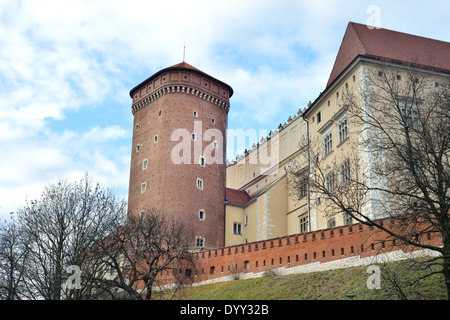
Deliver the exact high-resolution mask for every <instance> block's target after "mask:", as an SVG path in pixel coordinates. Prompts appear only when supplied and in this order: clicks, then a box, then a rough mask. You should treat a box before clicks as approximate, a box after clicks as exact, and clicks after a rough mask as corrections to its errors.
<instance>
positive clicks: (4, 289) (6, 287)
mask: <svg viewBox="0 0 450 320" xmlns="http://www.w3.org/2000/svg"><path fill="white" fill-rule="evenodd" d="M27 254H28V246H27V244H26V243H24V242H23V241H22V238H21V236H20V231H19V229H18V228H17V225H16V222H15V221H14V219H13V220H10V221H5V222H4V223H3V224H2V225H0V299H1V300H18V299H21V294H20V293H21V291H22V290H21V284H22V280H23V278H24V266H25V261H26V259H27Z"/></svg>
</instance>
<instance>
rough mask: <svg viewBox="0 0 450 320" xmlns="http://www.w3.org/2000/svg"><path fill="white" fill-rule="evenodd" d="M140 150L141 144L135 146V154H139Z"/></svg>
mask: <svg viewBox="0 0 450 320" xmlns="http://www.w3.org/2000/svg"><path fill="white" fill-rule="evenodd" d="M141 148H142V144H138V145H137V146H136V152H139V151H140V150H141Z"/></svg>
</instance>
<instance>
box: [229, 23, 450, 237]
mask: <svg viewBox="0 0 450 320" xmlns="http://www.w3.org/2000/svg"><path fill="white" fill-rule="evenodd" d="M430 47H432V48H435V52H434V53H433V54H435V56H433V57H432V59H431V58H430V57H429V56H427V54H429V48H430ZM449 53H450V43H448V42H442V41H437V40H432V39H426V38H421V37H417V36H412V35H408V34H404V33H399V32H395V31H390V30H386V29H373V28H372V29H371V28H369V27H368V26H365V25H360V24H355V23H349V25H348V27H347V30H346V33H345V35H344V38H343V41H342V44H341V47H340V49H339V52H338V54H337V57H336V61H335V64H334V67H333V69H332V71H331V75H330V78H329V81H328V83H327V86H326V89H325V90H324V91H323V92H322V93H321V94H320V96H319V97H317V98H316V99H315V100H314V102H313V103H310V104H309V105H308V106H307V107H306V108H305V109H303V110H301V109H300V110H299V111H298V113H297V114H296V115H295V116H291V117H289V119H288V120H287V122H286V123H284V124H283V125H280V126H279V127H278V130H276V131H274V132H271V133H270V134H269V135H268V136H267V137H266V138H262V139H261V141H259V143H258V144H256V145H254V146H253V147H252V148H251V149H250V150H246V152H245V154H244V155H242V156H238V157H237V159H236V161H234V162H233V163H231V164H228V165H227V168H226V187H227V189H226V203H225V215H226V217H225V245H226V246H230V245H236V244H242V243H247V242H254V241H260V240H265V239H271V238H277V237H281V236H285V235H291V234H298V233H303V232H307V231H315V230H320V229H326V228H330V227H337V226H342V225H346V224H351V223H353V222H354V221H352V219H351V218H350V217H349V216H346V215H345V214H343V213H340V214H339V213H338V214H336V213H331V212H330V210H329V209H328V208H329V207H328V200H329V199H327V197H326V196H324V195H323V193H321V192H319V191H318V190H315V189H314V188H312V187H311V186H309V185H307V184H306V183H305V185H302V183H298V181H296V183H295V186H296V189H295V190H292V188H293V185H292V184H291V183H290V181H292V180H290V179H292V178H290V175H289V173H290V172H292V171H295V172H296V173H297V174H296V179H299V177H300V179H301V177H302V176H303V177H308V176H309V177H310V179H318V180H322V184H323V185H329V186H330V188H331V187H332V186H333V185H336V184H345V181H346V179H349V178H350V175H354V174H358V175H365V174H367V175H368V176H369V177H370V172H371V170H372V166H374V160H373V157H372V155H371V154H369V153H368V152H367V151H366V150H364V148H362V147H361V143H360V141H362V140H363V139H364V135H367V134H370V133H368V132H366V131H365V130H364V128H363V127H361V124H358V122H356V121H354V119H352V117H351V116H350V113H349V112H348V108H349V105H348V104H346V99H345V97H348V96H349V95H353V96H354V97H360V103H361V104H364V103H366V102H365V101H363V99H362V96H363V93H364V90H366V89H365V86H366V85H367V81H366V77H367V75H368V74H369V73H372V74H376V72H377V70H378V69H379V68H384V69H389V70H391V71H392V72H393V73H395V74H396V77H397V79H398V80H399V81H402V79H406V78H407V74H408V72H409V68H410V67H411V64H416V65H420V66H426V67H427V68H426V69H424V71H423V72H424V73H423V75H424V77H425V78H426V79H428V80H427V81H428V82H429V85H430V86H434V85H437V83H440V82H442V81H448V79H449V74H450V57H449ZM308 136H309V139H308ZM268 158H270V159H271V160H272V161H264V160H267V159H268ZM332 171H335V172H337V174H336V173H334V174H331V172H332ZM306 180H308V179H305V181H306ZM300 181H301V180H300ZM373 183H381V184H383V183H387V181H376V182H375V181H374V182H373ZM299 186H300V188H299ZM370 199H371V200H370V201H367V203H366V204H365V208H364V210H367V212H368V213H370V214H369V215H370V216H371V217H373V218H382V217H383V216H382V215H381V214H380V213H379V212H378V210H377V204H379V203H381V202H383V201H384V199H380V197H379V195H377V194H372V195H371V196H370ZM386 201H387V200H386Z"/></svg>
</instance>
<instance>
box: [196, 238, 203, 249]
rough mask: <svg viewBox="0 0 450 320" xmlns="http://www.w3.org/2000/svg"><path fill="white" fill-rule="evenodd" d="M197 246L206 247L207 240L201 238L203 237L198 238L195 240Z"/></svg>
mask: <svg viewBox="0 0 450 320" xmlns="http://www.w3.org/2000/svg"><path fill="white" fill-rule="evenodd" d="M195 246H196V247H198V248H201V247H204V246H205V239H203V238H201V237H196V238H195Z"/></svg>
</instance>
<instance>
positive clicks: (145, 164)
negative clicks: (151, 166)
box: [142, 159, 148, 170]
mask: <svg viewBox="0 0 450 320" xmlns="http://www.w3.org/2000/svg"><path fill="white" fill-rule="evenodd" d="M147 167H148V159H144V160H143V161H142V170H146V169H147Z"/></svg>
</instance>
